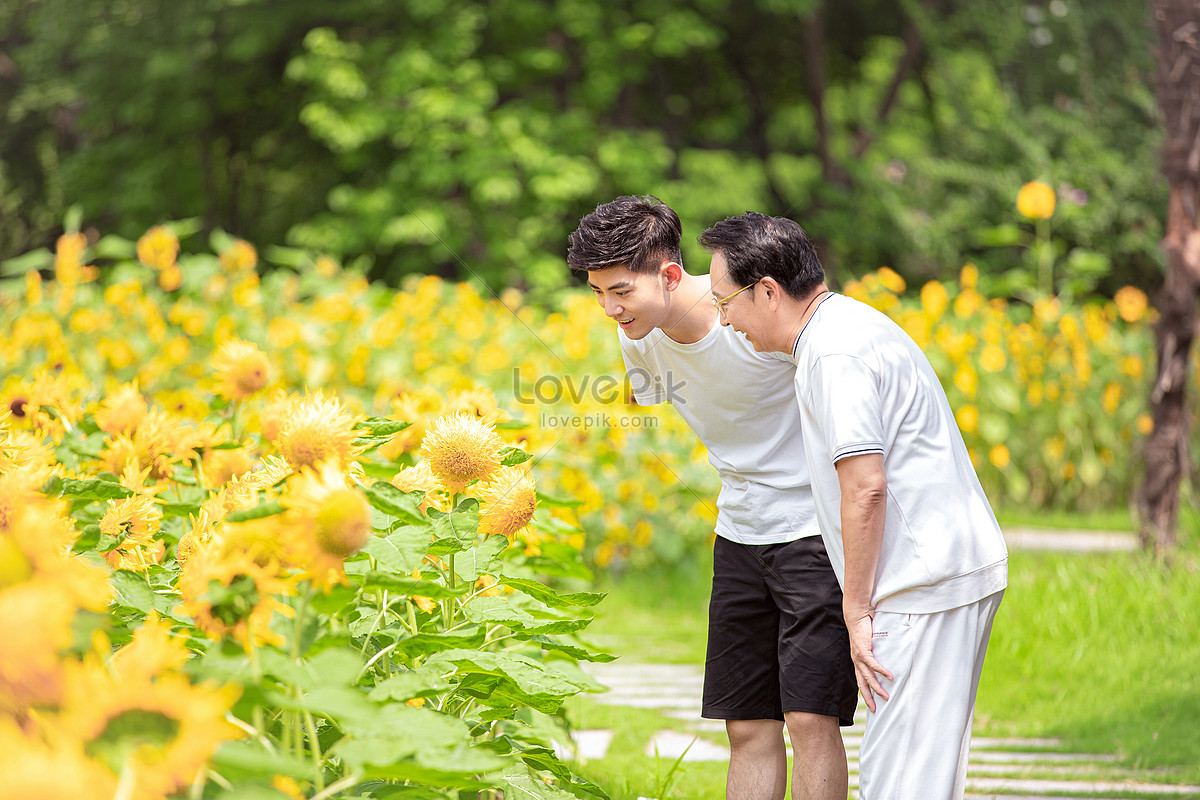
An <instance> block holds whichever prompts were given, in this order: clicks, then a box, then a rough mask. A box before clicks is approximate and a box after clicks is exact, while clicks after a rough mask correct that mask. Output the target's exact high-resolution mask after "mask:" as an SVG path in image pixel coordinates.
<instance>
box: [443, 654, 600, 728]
mask: <svg viewBox="0 0 1200 800" xmlns="http://www.w3.org/2000/svg"><path fill="white" fill-rule="evenodd" d="M426 664H448V665H453V666H454V668H455V670H456V672H457V674H458V675H460V676H466V678H465V679H464V680H463V682H462V683H461V684H460V689H461V690H463V691H467V692H468V693H470V694H473V695H475V696H477V697H479V698H480V699H481V700H483V701H484V702H485V703H488V704H489V705H499V706H506V705H512V704H519V705H528V706H530V707H531V708H535V709H537V710H538V711H543V712H545V713H547V714H553V713H554V712H555V711H557V710H558V708H559V706H561V705H562V701H563V700H564V699H566V698H567V697H570V696H572V695H575V694H578V693H579V692H580V691H582V690H583V689H584V688H585V687H582V686H580V685H579V684H577V683H575V682H573V681H570V680H568V679H567V678H566V677H564V676H563V675H562V674H561V673H559V672H556V671H554V670H553V669H551V668H550V667H549V666H547V665H546V664H543V663H542V662H540V661H535V660H534V659H532V658H527V657H526V656H522V655H520V654H517V653H510V652H494V653H493V652H479V651H476V650H447V651H445V652H442V653H435V654H434V655H432V656H430V658H429V660H428V661H427V662H426ZM475 676H482V677H483V678H485V679H486V680H484V681H474V682H472V681H471V680H470V678H473V677H475Z"/></svg>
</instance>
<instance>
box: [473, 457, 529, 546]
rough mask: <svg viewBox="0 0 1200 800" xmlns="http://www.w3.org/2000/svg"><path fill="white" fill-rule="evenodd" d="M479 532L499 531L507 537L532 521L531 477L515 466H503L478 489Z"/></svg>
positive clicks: (515, 533)
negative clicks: (480, 501)
mask: <svg viewBox="0 0 1200 800" xmlns="http://www.w3.org/2000/svg"><path fill="white" fill-rule="evenodd" d="M480 495H481V496H482V499H483V501H484V502H483V506H482V507H481V508H480V509H479V532H480V533H482V534H484V535H491V534H495V533H498V534H501V535H503V536H507V537H508V538H509V539H510V540H511V539H512V538H513V537H515V536H516V535H517V534H518V533H520V532H521V531H522V530H524V529H525V528H527V527H529V525H530V524H531V523H532V522H533V512H534V509H535V508H536V507H537V487H536V485H535V484H534V481H533V476H532V475H530V474H529V473H528V472H527V471H526V470H524V469H522V468H521V467H519V466H516V467H503V468H501V469H500V470H499V471H497V472H496V474H495V475H494V476H493V477H492V479H491V480H489V481H488V482H487V483H486V484H484V486H483V489H482V490H481V491H480Z"/></svg>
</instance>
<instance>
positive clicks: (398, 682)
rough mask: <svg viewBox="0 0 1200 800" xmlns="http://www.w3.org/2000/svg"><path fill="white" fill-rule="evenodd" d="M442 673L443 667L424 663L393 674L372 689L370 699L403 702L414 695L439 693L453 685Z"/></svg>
mask: <svg viewBox="0 0 1200 800" xmlns="http://www.w3.org/2000/svg"><path fill="white" fill-rule="evenodd" d="M444 673H445V669H443V668H439V667H438V666H437V665H434V666H430V665H429V664H424V665H422V666H420V667H418V668H417V669H414V670H408V671H407V672H401V673H399V674H397V675H393V676H392V677H390V678H388V679H387V680H385V681H383V682H382V683H380V684H379V685H377V686H376V687H375V688H374V689H372V690H371V693H370V695H369V696H370V698H371V699H372V700H374V701H376V702H379V703H382V702H385V701H387V700H399V701H401V702H404V701H406V700H411V699H413V698H414V697H428V696H431V695H435V694H440V693H441V692H444V691H446V690H447V689H449V688H451V686H452V685H453V684H451V683H450V681H448V680H447V679H446V677H445V675H444Z"/></svg>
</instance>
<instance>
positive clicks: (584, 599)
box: [500, 577, 605, 608]
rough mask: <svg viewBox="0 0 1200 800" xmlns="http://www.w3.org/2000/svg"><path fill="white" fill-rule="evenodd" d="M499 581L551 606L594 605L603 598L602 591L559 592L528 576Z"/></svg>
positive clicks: (506, 578)
mask: <svg viewBox="0 0 1200 800" xmlns="http://www.w3.org/2000/svg"><path fill="white" fill-rule="evenodd" d="M500 583H503V584H506V585H508V586H512V587H513V588H514V589H520V590H521V591H522V592H524V593H525V594H527V595H529V596H530V597H532V598H534V599H536V600H541V601H542V602H543V603H545V604H546V605H548V606H550V607H552V608H568V607H571V606H594V605H596V604H597V603H599V602H600V601H601V600H603V599H604V598H605V594H604V593H603V592H572V593H567V594H560V593H559V592H556V591H554V590H553V589H551V588H550V587H549V586H547V585H546V584H544V583H539V582H538V581H535V580H531V579H529V578H509V577H505V578H501V579H500Z"/></svg>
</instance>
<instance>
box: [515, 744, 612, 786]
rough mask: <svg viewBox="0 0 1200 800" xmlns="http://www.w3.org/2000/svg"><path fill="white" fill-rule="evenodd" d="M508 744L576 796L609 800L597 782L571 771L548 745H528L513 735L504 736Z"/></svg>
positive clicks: (537, 768) (530, 763)
mask: <svg viewBox="0 0 1200 800" xmlns="http://www.w3.org/2000/svg"><path fill="white" fill-rule="evenodd" d="M504 738H505V739H506V740H507V741H508V744H509V745H511V746H512V747H513V749H514V750H516V751H517V753H518V754H519V755H520V756H521V760H522V761H524V762H525V763H526V765H528V766H529V767H531V768H533V769H536V770H541V771H544V772H549V773H550V774H551V775H553V776H554V777H556V778H558V779H559V780H560V781H562V782H563V783H565V784H566V785H567V788H568V789H569V790H570V791H571V793H572V794H574V795H575V796H576V797H583V796H584V795H585V794H587V795H591V796H592V797H599V798H603V800H608V794H607V793H606V792H605V791H604V790H603V789H601V788H600V787H599V786H597V785H596V784H594V783H592V782H591V781H589V780H586V779H584V778H581V777H579V776H578V775H576V774H575V773H573V772H571V769H570V768H569V767H568V766H567V765H566V764H564V763H562V761H560V760H559V758H558V756H556V755H555V754H554V751H553V750H551V749H550V748H548V747H541V746H539V745H530V746H527V745H525V744H523V743H521V742H518V741H517V740H515V739H513V738H512V737H511V736H505V737H504Z"/></svg>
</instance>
